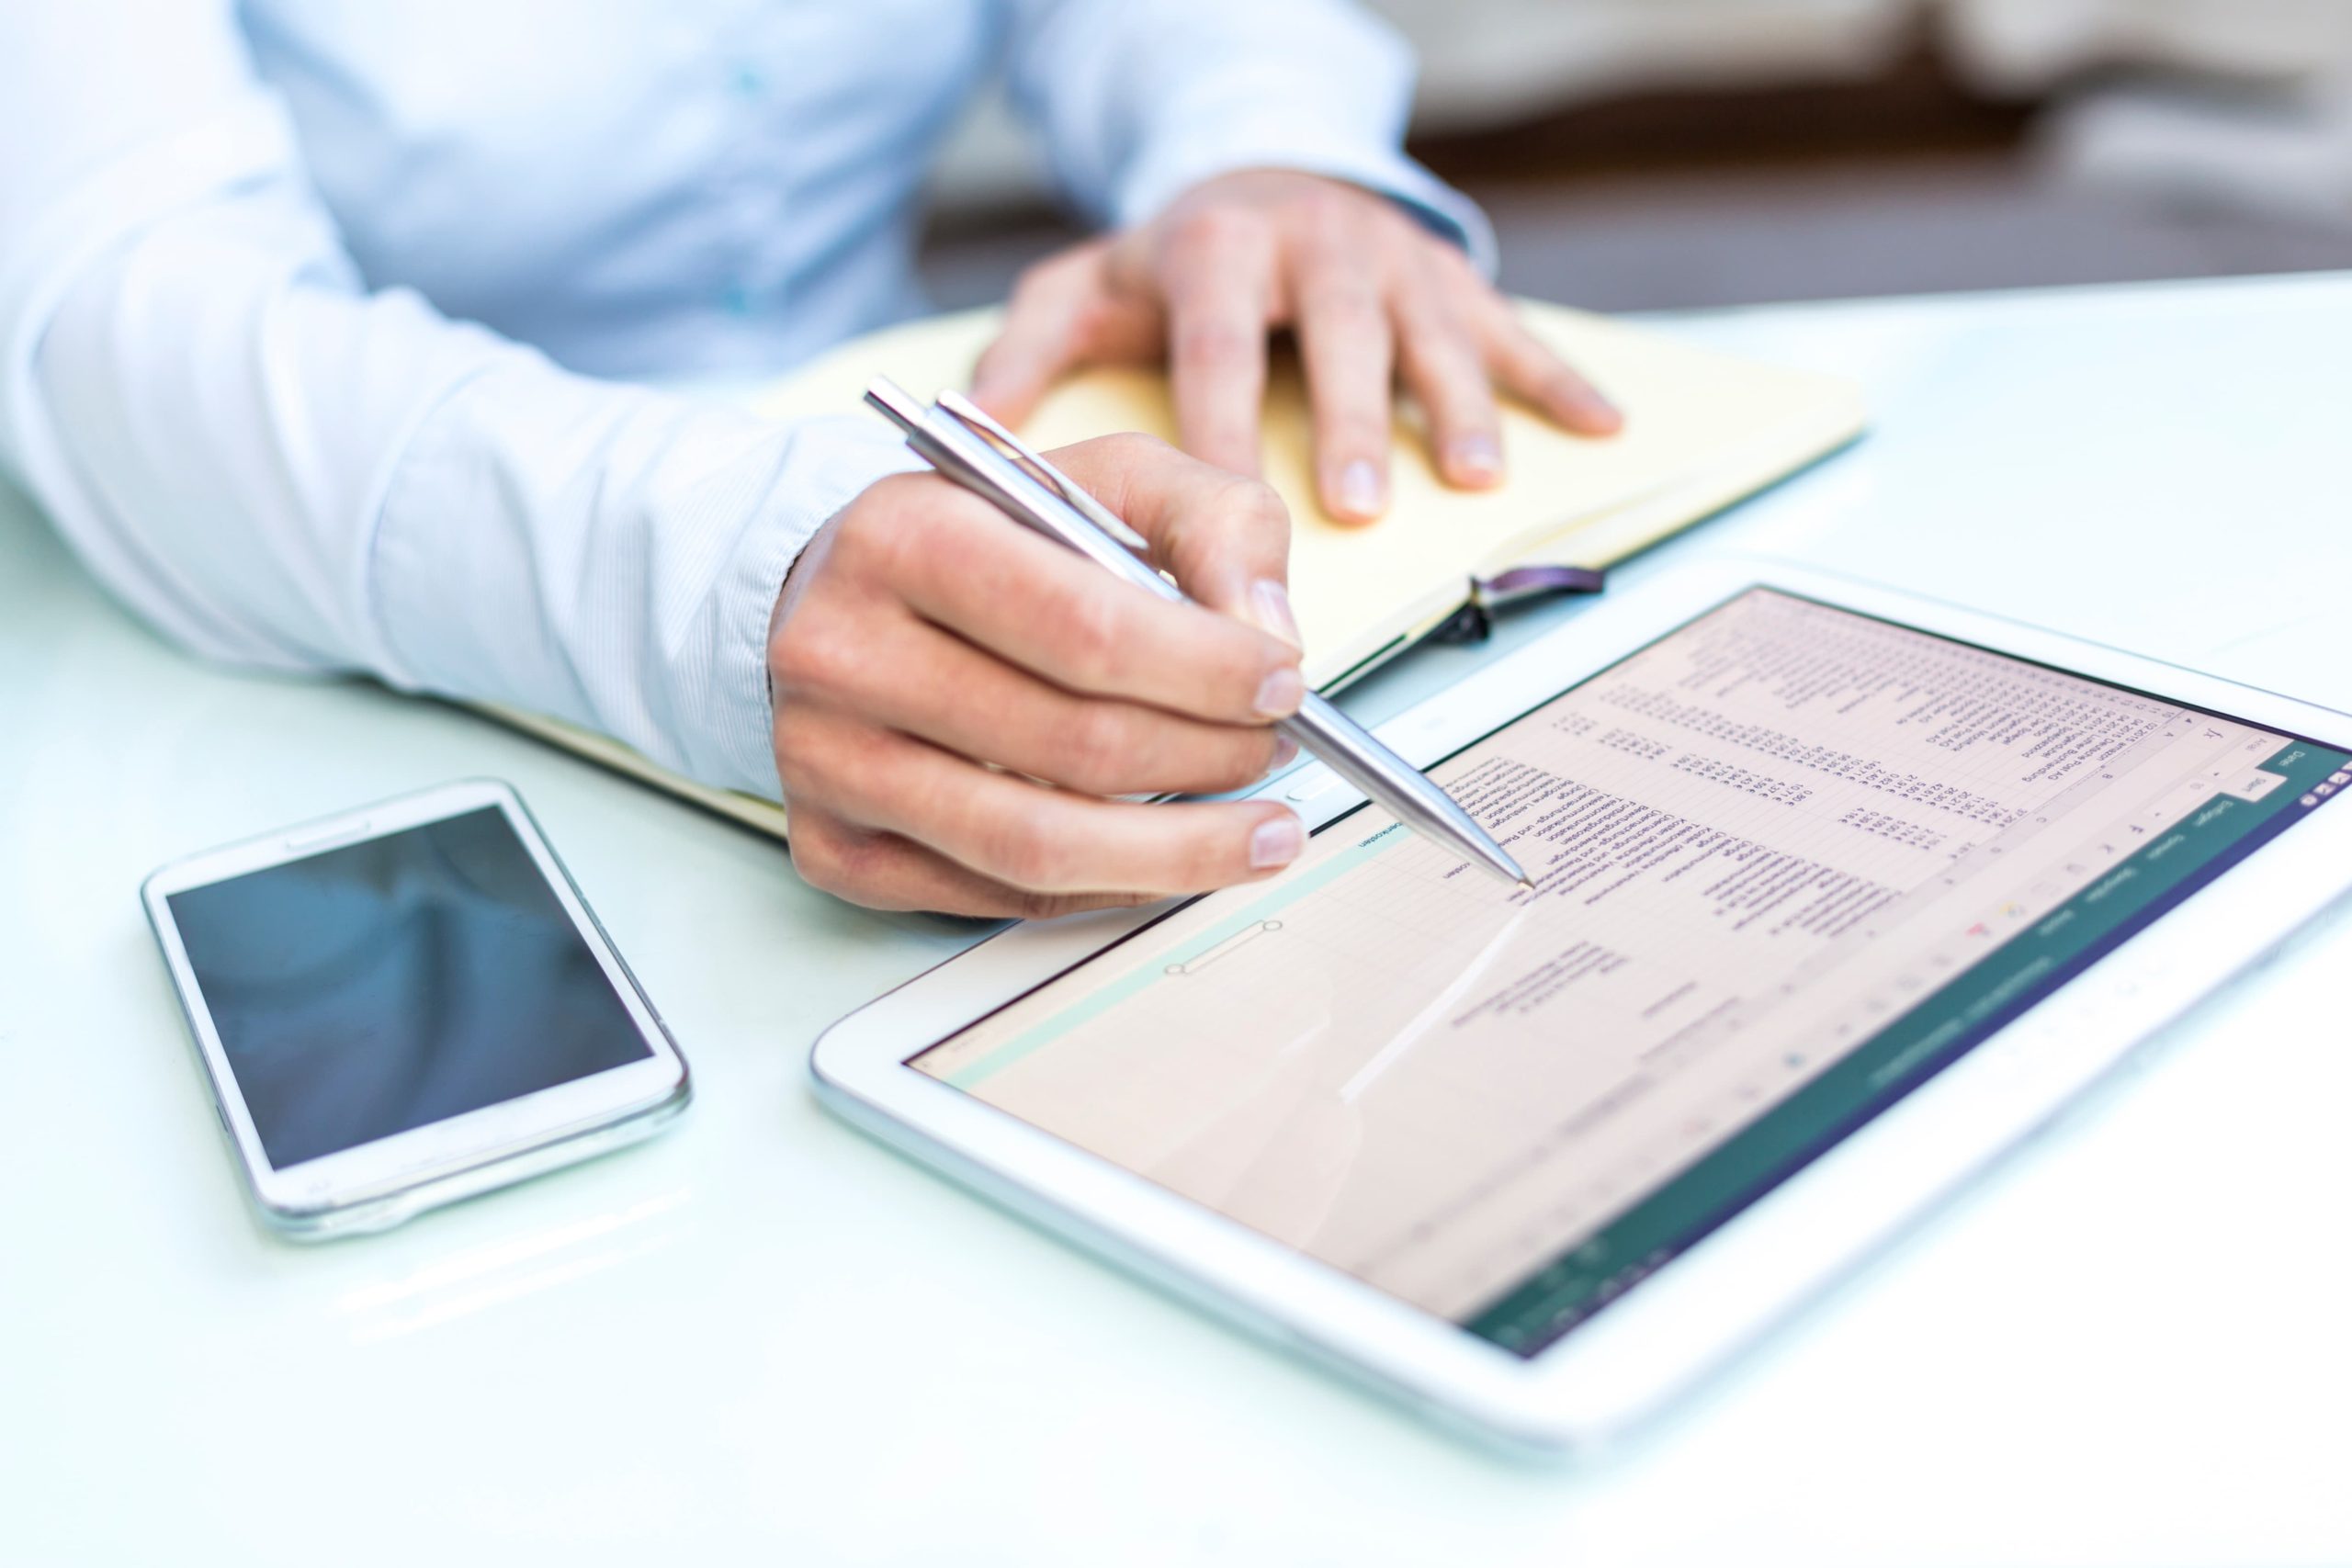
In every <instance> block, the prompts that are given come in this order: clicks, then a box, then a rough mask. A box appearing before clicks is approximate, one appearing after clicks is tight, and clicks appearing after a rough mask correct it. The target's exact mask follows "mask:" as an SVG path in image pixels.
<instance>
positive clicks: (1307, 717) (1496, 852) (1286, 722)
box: [865, 377, 1534, 887]
mask: <svg viewBox="0 0 2352 1568" xmlns="http://www.w3.org/2000/svg"><path fill="white" fill-rule="evenodd" d="M865 400H866V401H867V402H869V403H871V404H872V405H874V407H875V408H876V409H878V410H879V411H881V412H882V413H883V414H884V415H886V416H887V417H888V419H889V420H890V422H891V423H894V424H896V425H897V426H898V427H899V429H900V430H902V431H904V432H905V433H906V437H907V445H908V446H911V447H913V448H914V451H915V455H916V456H917V457H921V458H922V460H923V461H924V462H926V463H929V464H930V465H931V466H932V467H933V468H936V469H938V470H939V471H940V472H941V473H942V474H944V475H945V476H946V477H947V478H949V479H954V480H955V481H956V483H957V484H960V485H962V486H963V487H964V488H965V489H967V490H969V491H973V492H974V493H975V494H978V496H980V497H981V498H982V499H984V500H986V501H989V502H993V503H994V504H995V505H996V506H997V507H998V508H999V509H1000V510H1001V511H1002V512H1003V513H1005V514H1006V515H1008V516H1010V517H1011V518H1012V520H1013V521H1014V522H1016V523H1019V524H1021V525H1023V526H1025V527H1029V528H1034V529H1035V530H1036V531H1037V532H1038V533H1040V534H1043V535H1045V536H1046V537H1047V538H1049V539H1051V540H1053V541H1054V542H1055V543H1057V544H1060V545H1066V546H1068V547H1070V548H1071V549H1074V550H1076V551H1078V552H1079V553H1080V555H1083V556H1086V557H1089V558H1091V559H1092V560H1093V561H1094V562H1095V564H1097V565H1098V566H1102V567H1104V568H1107V569H1108V570H1111V571H1114V572H1115V573H1117V574H1118V575H1119V576H1120V577H1122V578H1124V579H1125V580H1126V581H1129V582H1132V583H1134V584H1135V585H1136V587H1137V588H1140V589H1142V590H1143V591H1144V592H1147V593H1152V594H1156V595H1158V596H1159V597H1160V598H1162V599H1168V600H1173V601H1175V602H1177V603H1179V604H1184V603H1189V601H1187V600H1186V599H1185V597H1184V594H1183V592H1182V591H1181V590H1180V589H1178V588H1177V587H1176V585H1175V584H1174V583H1172V582H1170V581H1168V580H1167V579H1166V578H1164V577H1162V576H1160V575H1159V572H1157V571H1154V570H1152V569H1151V566H1150V563H1149V562H1148V561H1147V560H1146V559H1145V558H1144V555H1143V552H1144V551H1145V550H1146V549H1147V546H1146V543H1145V541H1144V539H1143V538H1142V537H1141V536H1139V535H1137V534H1136V531H1135V530H1134V529H1132V528H1130V527H1128V526H1127V525H1126V524H1125V523H1124V522H1122V521H1121V520H1120V519H1119V518H1118V517H1117V516H1116V515H1114V513H1112V511H1111V509H1110V508H1109V507H1106V506H1104V505H1103V503H1102V502H1099V501H1097V500H1095V499H1094V498H1093V497H1092V496H1091V495H1089V494H1087V493H1086V491H1085V490H1084V489H1082V488H1081V487H1080V486H1079V485H1078V484H1077V483H1076V482H1075V481H1073V480H1072V479H1070V478H1069V476H1068V475H1066V474H1064V473H1063V472H1062V471H1061V470H1060V469H1058V468H1055V467H1054V466H1053V465H1052V464H1051V463H1049V462H1047V461H1046V459H1045V458H1043V457H1039V456H1038V455H1037V454H1036V453H1035V452H1033V451H1031V450H1030V449H1029V448H1028V447H1027V446H1024V445H1023V443H1022V441H1021V440H1020V438H1019V437H1017V436H1015V435H1014V434H1012V432H1011V431H1009V430H1007V429H1005V428H1004V426H1003V425H1001V424H999V423H997V422H996V421H995V420H993V419H991V418H989V415H988V414H987V413H986V412H982V411H981V409H980V408H979V407H978V405H977V404H975V403H973V402H972V401H971V400H969V399H967V398H964V397H961V396H958V395H957V394H956V393H955V392H942V393H940V394H939V400H938V401H937V402H936V403H934V404H933V405H931V406H930V407H925V406H924V405H923V404H922V402H920V401H918V400H916V399H915V398H913V397H912V396H910V395H909V394H908V393H907V392H906V390H905V389H902V388H900V387H899V386H898V385H897V384H896V383H895V382H892V381H890V380H889V379H888V378H884V377H876V378H875V379H874V380H873V381H872V382H871V383H870V384H869V385H868V386H867V387H866V389H865ZM1274 728H1276V729H1277V730H1279V731H1281V732H1282V733H1283V734H1284V735H1287V736H1289V737H1290V738H1291V739H1294V740H1295V741H1297V742H1298V744H1299V747H1300V749H1301V750H1306V751H1308V752H1311V753H1313V754H1314V755H1315V756H1316V757H1317V758H1318V759H1320V760H1321V761H1323V763H1324V764H1325V765H1326V766H1328V767H1329V769H1330V770H1331V771H1332V772H1333V773H1337V774H1339V775H1340V777H1341V778H1343V779H1345V780H1347V781H1348V783H1350V784H1353V785H1355V786H1356V787H1357V788H1358V789H1360V790H1362V791H1363V792H1364V794H1365V795H1369V796H1371V797H1372V798H1373V799H1374V800H1375V801H1377V802H1379V803H1380V804H1381V805H1382V806H1385V807H1387V808H1388V809H1389V810H1390V811H1391V812H1393V813H1394V814H1395V815H1396V817H1397V820H1399V821H1401V822H1403V823H1405V824H1406V825H1407V826H1408V827H1410V828H1411V829H1413V830H1414V831H1416V832H1418V833H1420V834H1422V835H1424V836H1425V837H1427V838H1429V839H1430V840H1434V841H1435V842H1437V843H1439V844H1442V845H1443V846H1444V847H1445V848H1447V849H1449V850H1451V851H1453V852H1456V853H1458V854H1462V855H1464V856H1467V857H1468V858H1469V860H1470V861H1471V862H1472V863H1475V864H1477V865H1482V866H1484V867H1486V868H1487V870H1488V871H1491V872H1493V873H1494V874H1496V875H1497V876H1499V877H1501V878H1502V879H1503V880H1504V881H1506V882H1510V883H1516V884H1518V885H1519V886H1523V887H1532V886H1534V884H1533V883H1532V882H1531V881H1529V880H1528V876H1527V874H1526V873H1525V872H1523V871H1521V869H1520V868H1519V863H1518V862H1516V861H1514V860H1512V859H1511V858H1510V855H1508V854H1506V853H1505V852H1503V848H1502V846H1501V845H1500V844H1498V843H1496V842H1495V840H1493V839H1491V838H1489V837H1487V831H1486V829H1483V828H1481V827H1479V826H1478V823H1477V820H1476V818H1473V817H1472V816H1471V815H1470V814H1469V813H1468V812H1466V811H1464V810H1463V809H1462V807H1460V806H1458V805H1456V804H1455V803H1454V801H1453V797H1452V796H1451V795H1447V794H1446V793H1445V791H1443V790H1442V789H1440V788H1438V786H1437V785H1436V784H1431V783H1430V780H1429V778H1428V777H1427V776H1426V775H1425V774H1423V773H1421V771H1420V770H1419V769H1418V768H1416V767H1414V766H1413V765H1412V764H1411V763H1409V762H1408V761H1405V759H1404V758H1402V757H1399V756H1398V755H1397V753H1396V752H1394V751H1391V750H1389V749H1388V748H1387V747H1385V746H1383V745H1382V744H1381V743H1380V742H1379V741H1377V740H1375V739H1373V737H1372V735H1371V733H1370V732H1369V731H1368V730H1366V729H1365V728H1363V726H1362V725H1360V724H1358V723H1356V722H1355V720H1353V719H1351V718H1350V717H1349V716H1347V715H1345V714H1343V713H1341V712H1340V710H1339V709H1338V708H1336V707H1334V706H1332V705H1330V704H1329V702H1327V701H1325V700H1324V699H1323V698H1322V697H1321V696H1319V695H1317V694H1315V693H1313V692H1309V693H1307V694H1306V700H1305V701H1304V702H1302V703H1301V704H1300V705H1299V707H1298V712H1297V713H1295V714H1294V715H1293V716H1290V717H1288V718H1285V719H1281V720H1278V721H1276V723H1275V725H1274Z"/></svg>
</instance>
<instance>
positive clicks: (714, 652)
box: [9, 180, 903, 794]
mask: <svg viewBox="0 0 2352 1568" xmlns="http://www.w3.org/2000/svg"><path fill="white" fill-rule="evenodd" d="M26 335H28V336H33V337H36V338H37V342H38V345H39V346H38V349H37V351H35V352H34V353H33V354H32V355H30V358H29V362H28V364H27V365H26V366H24V367H23V374H22V375H21V377H20V378H18V380H17V388H18V391H19V395H18V396H17V397H16V398H15V399H14V400H13V402H12V407H11V411H10V412H11V418H10V422H9V434H10V436H11V442H10V446H11V448H12V451H13V455H14V457H15V458H16V462H15V464H14V466H15V467H17V468H18V469H19V472H20V476H21V477H22V478H23V479H24V480H25V482H26V483H27V484H28V488H30V489H31V490H32V491H33V492H34V494H35V495H36V497H37V499H38V500H40V502H41V503H42V504H43V506H44V507H45V509H46V510H47V511H48V512H49V513H50V514H51V517H52V519H53V520H54V521H55V523H56V525H57V526H58V527H59V529H60V531H61V532H62V534H63V535H64V536H65V537H66V538H67V540H68V541H69V543H71V544H72V545H73V547H74V548H75V550H76V551H77V552H78V553H79V554H80V555H81V556H82V557H83V558H84V559H85V561H86V562H87V563H88V564H89V565H90V567H91V568H92V570H94V571H95V572H96V574H97V575H98V576H99V577H100V578H101V579H102V580H103V581H106V582H107V585H108V586H109V587H110V588H111V589H113V590H114V591H115V592H117V593H118V595H119V596H120V597H121V598H122V599H123V600H124V601H125V602H126V603H128V604H130V605H131V606H132V607H133V608H134V609H135V610H137V611H138V612H139V613H140V614H141V615H142V616H143V617H145V618H146V619H148V620H149V621H151V622H152V623H153V624H154V625H155V626H158V627H159V628H160V629H162V630H163V631H164V632H165V633H166V634H167V635H169V636H171V637H174V638H175V640H178V641H181V642H183V643H184V644H186V645H187V646H189V647H191V648H193V649H197V650H198V651H199V652H202V653H204V654H207V655H209V656H210V657H214V658H219V659H223V660H234V661H237V662H243V663H248V664H257V665H262V666H266V667H271V668H279V669H304V670H321V671H329V670H342V671H367V672H370V673H373V674H375V675H378V676H379V677H381V678H383V679H384V680H386V681H388V682H391V683H393V684H395V685H399V686H402V687H407V688H413V689H422V690H427V691H432V692H435V693H441V694H449V695H454V696H459V697H466V698H478V699H483V700H491V701H497V702H503V703H509V704H514V705H519V706H523V707H526V708H529V709H532V710H534V711H537V712H542V713H548V714H551V715H554V716H559V717H562V718H566V719H570V720H571V721H573V722H576V723H580V724H583V725H587V726H589V727H591V728H596V729H599V730H602V731H605V732H606V733H609V734H612V735H615V736H616V737H618V738H619V739H624V740H627V741H628V742H629V743H630V744H632V745H634V746H636V747H638V748H639V749H640V750H644V751H646V752H647V753H648V754H649V755H650V756H652V757H654V758H655V759H656V760H657V761H662V762H664V763H666V764H668V765H671V766H673V767H677V768H680V769H682V770H683V771H684V772H687V773H690V774H692V775H694V776H695V777H697V778H701V779H704V780H706V781H707V782H710V783H714V784H725V785H729V786H732V787H738V788H746V789H753V790H758V791H762V792H764V793H768V794H773V793H775V787H776V784H775V764H774V761H773V758H772V754H771V752H770V749H769V743H768V739H767V735H766V728H765V725H766V709H765V703H764V685H763V677H762V672H761V649H762V645H763V637H764V631H765V620H766V615H767V612H768V608H769V605H770V604H772V602H773V600H774V598H775V590H776V585H777V583H778V582H779V581H781V579H782V577H783V575H784V571H785V570H786V567H787V566H788V564H789V563H790V561H791V559H792V557H793V554H794V553H795V552H796V551H797V548H798V547H799V546H800V545H801V544H802V543H803V542H804V541H805V540H806V538H807V537H808V536H809V534H810V533H811V532H813V530H814V529H815V527H816V526H817V525H818V524H819V523H820V522H821V521H822V520H823V518H824V517H825V516H826V515H828V514H829V513H831V511H833V510H835V509H836V508H838V507H839V506H840V505H841V504H842V502H845V501H847V500H848V499H849V497H850V496H851V495H853V494H854V493H855V492H856V491H858V490H859V489H861V488H863V486H864V485H865V483H866V482H869V481H870V480H871V479H874V478H876V477H877V476H878V475H880V474H882V473H885V472H888V471H890V470H892V469H894V468H898V467H900V466H902V464H903V458H902V457H901V456H900V455H899V454H898V453H897V452H896V450H895V448H894V447H893V446H892V445H891V443H889V442H888V439H887V437H886V434H885V433H883V432H882V431H881V430H880V428H879V427H878V426H876V428H875V430H874V431H873V432H871V433H868V432H867V431H866V430H865V425H864V422H854V423H847V424H846V427H843V426H838V425H835V424H834V423H833V422H819V423H813V424H802V425H778V424H775V423H769V422H764V421H759V420H754V419H752V418H751V417H749V416H747V415H742V414H739V413H736V412H731V411H728V410H724V409H718V408H712V407H707V406H703V405H698V404H695V403H691V402H688V401H686V400H682V399H678V398H674V397H671V396H668V395H665V394H662V393H659V392H655V391H651V390H648V389H641V388H634V387H625V386H618V385H614V384H610V383H605V382H598V381H593V380H589V379H586V378H581V377H577V376H574V375H571V374H569V373H567V372H565V371H562V370H560V369H559V368H558V367H554V366H553V365H551V364H549V363H548V361H547V360H545V359H544V358H543V357H542V356H540V355H537V354H536V353H535V352H533V351H531V350H529V349H527V348H524V347H521V346H519V345H516V344H512V343H508V342H505V341H503V340H501V339H499V338H497V337H495V336H494V335H492V334H491V333H486V332H483V331H481V330H480V329H478V328H473V327H469V326H467V325H464V324H461V323H456V322H452V321H447V320H445V319H443V318H441V317H440V316H438V315H437V314H436V313H435V312H434V311H433V310H431V309H430V307H428V306H427V305H425V304H424V302H423V301H422V300H420V299H416V298H415V297H414V296H413V295H410V294H407V293H404V292H401V291H386V292H376V293H369V292H368V291H366V290H365V289H364V288H362V287H361V286H360V285H359V283H358V281H357V279H356V276H355V275H354V273H353V271H352V269H351V268H350V266H349V264H348V263H347V262H346V261H345V260H344V259H343V257H342V254H341V252H340V249H339V247H338V245H337V244H336V243H335V241H334V235H333V232H332V231H331V230H330V229H329V228H328V227H327V226H326V223H325V220H324V218H323V216H322V214H320V213H319V212H318V211H317V210H316V209H315V207H314V206H313V205H312V204H311V203H310V202H309V201H308V200H307V199H306V198H305V197H303V195H302V194H301V193H300V191H299V189H296V188H293V187H291V186H287V185H285V184H284V183H282V182H277V181H271V180H263V181H260V182H258V183H254V184H249V185H245V186H240V187H239V188H237V189H234V190H232V191H226V192H222V193H220V194H218V195H216V196H213V197H209V198H208V199H203V200H199V201H197V202H195V203H192V204H190V205H188V206H186V207H183V208H181V209H178V210H176V211H174V212H172V213H169V214H164V215H158V216H156V217H154V218H153V220H150V221H148V222H146V223H145V224H144V226H143V227H141V229H140V230H139V231H137V232H136V233H135V234H132V235H130V236H129V237H126V238H123V239H120V240H119V241H118V242H117V243H114V244H113V245H112V246H111V247H110V248H108V249H107V250H106V251H105V252H104V254H102V255H99V256H97V257H96V258H94V259H93V260H91V261H90V262H89V263H88V264H86V265H83V266H81V267H79V268H78V269H76V271H75V275H74V276H73V277H72V279H71V281H70V283H69V284H68V285H66V286H65V287H62V288H59V289H58V290H56V291H55V304H54V307H53V309H52V310H50V311H49V312H47V313H46V314H45V316H44V317H43V319H42V321H41V324H40V331H39V332H38V333H37V334H32V333H28V334H26Z"/></svg>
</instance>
